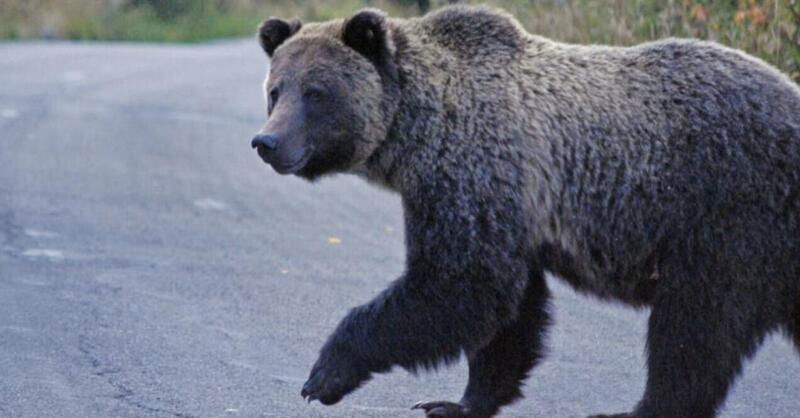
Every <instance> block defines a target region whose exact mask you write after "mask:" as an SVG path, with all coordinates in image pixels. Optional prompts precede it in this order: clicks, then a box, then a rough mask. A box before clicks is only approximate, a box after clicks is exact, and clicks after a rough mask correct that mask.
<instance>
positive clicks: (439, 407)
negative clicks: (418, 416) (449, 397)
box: [411, 401, 468, 418]
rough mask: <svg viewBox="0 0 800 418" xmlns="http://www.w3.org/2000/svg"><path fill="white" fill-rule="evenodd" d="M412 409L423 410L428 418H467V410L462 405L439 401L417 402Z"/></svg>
mask: <svg viewBox="0 0 800 418" xmlns="http://www.w3.org/2000/svg"><path fill="white" fill-rule="evenodd" d="M411 409H422V410H423V411H425V417H426V418H466V417H467V416H468V415H467V410H466V408H465V407H464V405H461V404H460V403H454V402H447V401H437V402H417V404H416V405H414V406H412V407H411Z"/></svg>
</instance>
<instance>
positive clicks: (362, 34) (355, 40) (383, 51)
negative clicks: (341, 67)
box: [342, 9, 397, 79]
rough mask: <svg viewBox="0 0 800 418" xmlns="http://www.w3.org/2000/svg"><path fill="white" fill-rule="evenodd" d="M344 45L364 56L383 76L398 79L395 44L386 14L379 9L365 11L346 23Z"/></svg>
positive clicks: (343, 32)
mask: <svg viewBox="0 0 800 418" xmlns="http://www.w3.org/2000/svg"><path fill="white" fill-rule="evenodd" d="M342 38H343V41H344V44H345V45H347V46H349V47H350V48H353V49H354V50H355V51H356V52H358V53H359V54H361V55H363V56H364V57H366V58H367V59H369V60H370V61H372V63H373V64H375V66H376V67H377V69H378V72H379V73H381V75H382V76H389V77H391V78H392V79H396V78H397V67H396V65H395V63H394V52H395V48H394V42H392V36H391V33H390V31H389V27H388V24H387V22H386V14H385V13H384V12H382V11H380V10H377V9H364V10H362V11H360V12H358V13H356V14H355V15H354V16H353V17H351V18H350V19H347V20H346V21H345V22H344V29H343V31H342Z"/></svg>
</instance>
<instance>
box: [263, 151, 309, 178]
mask: <svg viewBox="0 0 800 418" xmlns="http://www.w3.org/2000/svg"><path fill="white" fill-rule="evenodd" d="M311 154H312V152H311V150H308V151H306V152H305V153H304V154H303V156H302V157H300V159H299V160H297V161H296V162H294V163H289V164H281V162H280V161H272V162H271V165H272V168H273V169H275V171H277V172H278V174H284V175H285V174H294V173H296V172H298V171H300V170H302V169H303V167H305V165H306V164H307V163H308V160H310V159H311Z"/></svg>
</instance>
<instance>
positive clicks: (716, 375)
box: [621, 276, 772, 418]
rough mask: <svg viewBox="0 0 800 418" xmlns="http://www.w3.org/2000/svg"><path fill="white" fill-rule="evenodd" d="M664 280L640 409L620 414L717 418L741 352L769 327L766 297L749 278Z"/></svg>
mask: <svg viewBox="0 0 800 418" xmlns="http://www.w3.org/2000/svg"><path fill="white" fill-rule="evenodd" d="M683 277H684V278H686V277H687V276H683ZM661 280H663V281H662V283H663V284H662V286H665V288H663V289H660V290H659V293H658V294H657V295H656V298H655V300H654V304H653V308H652V313H651V315H650V321H649V329H648V336H647V349H648V359H647V366H648V377H647V387H646V389H645V393H644V396H643V398H642V400H641V401H640V402H639V404H638V407H637V408H636V410H635V411H634V412H633V413H631V414H630V415H624V414H623V415H621V416H630V417H648V418H668V417H669V418H711V417H714V416H715V415H716V413H717V409H718V408H719V406H720V405H721V404H722V403H723V401H724V400H725V397H726V395H727V393H728V389H729V387H730V386H731V384H732V383H733V381H734V380H735V379H736V377H737V375H738V374H739V372H740V370H741V367H742V361H743V359H745V358H747V357H749V356H751V355H752V354H753V353H754V352H755V350H756V349H757V348H758V346H759V345H760V343H761V342H762V341H763V339H764V336H765V335H766V333H767V331H769V329H770V328H772V327H771V326H770V324H769V323H767V322H768V321H767V320H765V319H764V318H763V317H761V316H760V315H759V312H760V311H763V309H761V306H760V304H762V303H768V302H767V299H768V298H766V296H765V295H763V294H762V292H760V291H759V289H758V286H757V285H754V286H747V285H746V283H748V282H747V281H744V280H742V281H728V282H726V283H723V281H725V279H721V280H718V281H716V283H714V280H711V279H709V278H708V277H698V276H695V277H691V278H687V279H686V280H682V278H679V277H662V278H661Z"/></svg>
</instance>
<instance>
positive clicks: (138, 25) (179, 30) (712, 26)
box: [0, 0, 800, 81]
mask: <svg viewBox="0 0 800 418" xmlns="http://www.w3.org/2000/svg"><path fill="white" fill-rule="evenodd" d="M456 2H459V3H484V4H491V5H495V6H499V7H502V8H505V9H506V10H508V11H510V12H511V13H513V14H514V15H515V16H517V18H519V19H520V21H521V22H522V23H523V24H524V25H525V26H526V27H527V28H528V30H529V31H531V32H534V33H538V34H541V35H544V36H548V37H551V38H554V39H558V40H562V41H566V42H579V43H604V44H614V45H631V44H635V43H638V42H642V41H646V40H652V39H659V38H663V37H667V36H679V37H695V38H703V39H711V40H715V41H717V42H721V43H723V44H726V45H729V46H733V47H736V48H741V49H744V50H746V51H748V52H750V53H752V54H755V55H758V56H760V57H762V58H763V59H765V60H767V61H769V62H771V63H772V64H774V65H776V66H778V67H779V68H781V69H782V70H784V71H786V72H787V73H789V74H790V76H791V77H792V78H793V79H794V80H795V81H800V0H484V1H470V0H461V1H458V0H455V1H454V0H0V37H2V38H6V39H18V38H47V39H50V38H66V39H81V40H123V41H167V42H195V41H202V40H208V39H217V38H227V37H237V36H247V35H251V34H252V33H253V32H254V30H255V27H256V26H257V24H258V23H259V22H260V21H261V20H262V19H264V18H265V17H268V16H273V15H274V16H283V17H291V16H297V17H300V18H301V19H303V20H307V21H312V20H326V19H331V18H335V17H343V16H347V15H348V14H351V13H352V12H354V11H355V10H358V9H360V8H362V7H365V6H373V7H379V8H382V9H384V10H386V11H388V12H389V13H390V14H391V15H393V16H412V15H417V14H420V13H423V12H424V11H426V10H428V9H431V8H436V7H439V6H442V5H444V4H446V3H456Z"/></svg>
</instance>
